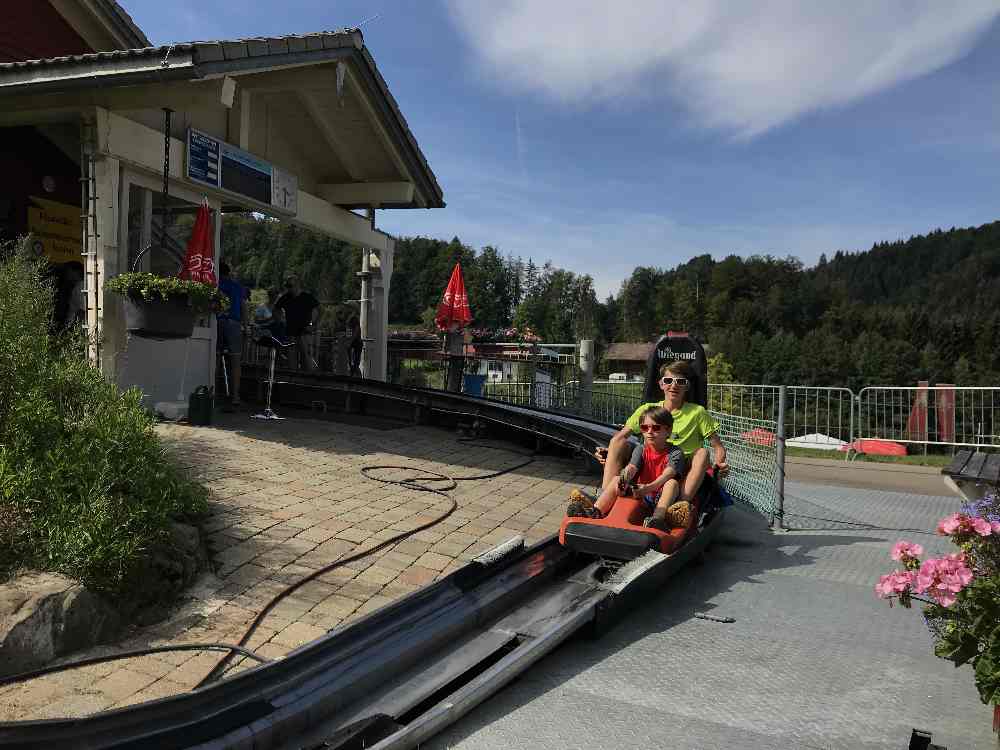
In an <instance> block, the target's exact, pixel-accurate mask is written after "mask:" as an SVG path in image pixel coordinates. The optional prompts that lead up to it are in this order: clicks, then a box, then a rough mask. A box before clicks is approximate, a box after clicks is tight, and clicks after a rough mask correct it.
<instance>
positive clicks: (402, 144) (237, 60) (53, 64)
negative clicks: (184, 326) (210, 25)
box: [0, 29, 444, 208]
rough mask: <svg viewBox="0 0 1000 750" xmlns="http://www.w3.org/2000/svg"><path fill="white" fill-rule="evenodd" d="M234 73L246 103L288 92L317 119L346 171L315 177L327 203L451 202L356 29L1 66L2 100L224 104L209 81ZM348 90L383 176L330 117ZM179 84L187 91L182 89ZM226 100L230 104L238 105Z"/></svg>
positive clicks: (322, 137)
mask: <svg viewBox="0 0 1000 750" xmlns="http://www.w3.org/2000/svg"><path fill="white" fill-rule="evenodd" d="M329 63H333V64H334V65H327V64H329ZM320 66H326V67H322V68H321V67H320ZM310 76H311V78H310ZM227 78H230V79H234V80H236V81H237V82H239V85H240V87H241V88H242V89H244V90H245V92H246V94H247V101H248V102H249V101H252V100H253V99H255V98H258V97H259V98H261V99H266V98H267V97H271V98H274V97H277V96H282V97H285V98H284V99H282V100H281V103H282V104H285V105H286V106H285V109H286V110H287V108H288V105H287V103H288V102H292V101H294V105H293V106H294V108H295V111H296V112H299V111H301V112H302V113H304V114H306V115H308V116H309V119H310V120H311V121H312V123H313V125H312V126H311V129H310V130H309V131H308V132H309V134H310V142H312V141H316V142H318V143H320V144H322V145H323V147H324V148H328V149H329V151H330V153H331V154H336V164H337V167H338V169H339V170H340V173H341V176H340V177H338V178H337V179H334V180H330V179H322V180H317V183H318V184H317V193H319V194H320V195H322V197H324V199H325V200H328V201H329V202H331V203H334V204H336V205H339V206H341V207H344V208H361V207H369V206H374V207H382V208H438V207H443V206H444V200H443V194H442V190H441V187H440V185H439V184H438V182H437V179H436V178H435V176H434V173H433V172H432V171H431V168H430V166H429V165H428V163H427V160H426V158H425V157H424V155H423V153H422V152H421V150H420V147H419V146H418V144H417V141H416V139H415V137H414V136H413V133H412V132H411V131H410V129H409V127H408V126H407V123H406V120H405V119H404V117H403V115H402V112H400V109H399V106H398V105H397V103H396V101H395V99H394V98H393V96H392V94H391V93H390V91H389V88H388V85H387V84H386V82H385V80H384V79H383V77H382V75H381V74H380V73H379V71H378V68H377V67H376V65H375V61H374V59H373V58H372V56H371V54H370V53H369V52H368V50H367V49H366V48H365V46H364V40H363V37H362V35H361V32H360V31H359V30H357V29H350V30H345V31H338V32H330V33H318V34H307V35H302V36H288V37H268V38H256V39H241V40H234V41H215V42H190V43H183V44H174V45H165V46H161V47H146V48H143V49H129V50H118V51H111V52H97V53H92V54H85V55H75V56H70V57H60V58H52V59H48V60H29V61H24V62H14V63H3V64H0V97H2V98H3V99H5V100H6V101H14V100H15V99H16V98H19V99H20V100H21V101H22V102H27V103H32V102H33V103H35V104H36V105H38V106H39V107H40V108H41V107H44V106H46V105H47V106H48V107H50V108H54V107H55V106H56V105H59V106H63V107H65V106H66V105H67V103H68V102H73V101H83V102H85V103H87V104H98V105H100V106H107V105H106V104H105V103H104V99H102V100H100V101H96V100H94V95H97V94H99V95H100V96H102V97H104V98H105V99H108V98H110V99H114V97H115V96H118V97H119V98H120V99H121V100H122V101H125V100H128V101H135V102H136V103H143V106H147V107H149V108H150V109H158V108H159V107H160V106H170V102H169V101H168V99H167V98H166V95H167V94H171V95H175V96H180V97H181V98H183V97H192V96H198V95H201V96H205V94H206V92H207V95H208V98H213V97H214V99H215V102H216V106H217V107H221V106H222V105H219V97H218V94H216V93H215V88H214V87H212V86H206V84H207V83H210V82H212V81H215V82H216V86H218V85H219V83H220V82H221V81H223V80H225V79H227ZM310 81H311V82H312V83H313V84H315V83H316V82H317V81H320V82H321V83H322V85H323V86H326V87H327V88H326V89H324V90H322V91H319V93H317V90H315V89H312V90H311V89H310V88H309V83H310ZM160 84H168V85H167V86H160ZM186 84H192V85H191V86H187V85H186ZM194 84H197V85H194ZM347 86H349V87H350V88H351V90H352V91H354V92H357V93H358V94H359V97H358V102H355V103H354V106H356V107H357V112H352V113H350V116H351V117H353V118H354V120H353V121H352V122H351V123H348V124H353V125H357V122H360V121H362V120H363V121H364V122H365V123H366V125H365V127H370V128H371V129H372V130H373V132H375V133H377V135H378V136H379V138H380V139H381V141H382V142H383V143H384V145H385V151H386V157H385V162H386V164H387V165H388V164H390V162H391V166H392V168H391V169H390V168H389V166H386V167H384V168H383V169H382V170H381V172H380V173H366V172H365V165H366V163H367V162H366V161H364V160H361V161H359V163H358V164H356V165H354V166H353V167H352V164H351V160H352V151H353V150H354V147H353V145H352V144H350V143H345V142H344V141H343V136H342V135H341V134H340V132H339V131H340V128H339V127H336V126H333V125H332V124H331V122H330V119H331V117H338V116H340V115H338V114H337V109H336V105H335V104H334V103H332V102H331V101H330V100H332V99H335V98H336V96H335V95H330V92H331V91H341V92H342V91H343V90H344V87H347ZM144 89H145V91H146V92H147V93H146V95H145V97H144V94H143V90H144ZM178 89H183V91H182V92H179V93H178V91H177V90H178ZM118 92H120V93H118ZM320 94H322V96H321V95H320ZM81 97H82V98H81ZM324 97H325V98H324ZM154 101H159V102H160V103H158V104H153V102H154ZM123 106H124V105H123ZM225 106H228V107H231V106H232V102H230V103H229V104H228V105H225ZM247 106H248V108H249V105H247ZM340 107H343V100H341V101H340ZM279 109H280V108H279ZM286 114H287V112H286ZM344 116H345V117H346V116H347V115H344ZM299 119H301V115H299ZM358 127H360V126H358ZM239 145H241V146H243V144H239ZM251 150H252V149H251ZM331 158H332V157H331Z"/></svg>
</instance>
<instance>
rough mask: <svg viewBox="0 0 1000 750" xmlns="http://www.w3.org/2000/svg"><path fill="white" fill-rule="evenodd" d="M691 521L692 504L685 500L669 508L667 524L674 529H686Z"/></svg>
mask: <svg viewBox="0 0 1000 750" xmlns="http://www.w3.org/2000/svg"><path fill="white" fill-rule="evenodd" d="M690 521H691V504H690V503H688V502H685V501H683V500H682V501H681V502H679V503H674V504H673V505H671V506H670V507H669V508H667V524H669V526H670V528H673V529H686V528H687V527H688V523H690Z"/></svg>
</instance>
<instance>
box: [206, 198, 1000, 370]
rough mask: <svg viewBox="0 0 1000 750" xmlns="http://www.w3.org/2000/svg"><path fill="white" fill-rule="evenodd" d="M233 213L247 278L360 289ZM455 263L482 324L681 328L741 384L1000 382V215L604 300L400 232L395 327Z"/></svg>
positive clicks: (729, 266)
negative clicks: (813, 260) (814, 259)
mask: <svg viewBox="0 0 1000 750" xmlns="http://www.w3.org/2000/svg"><path fill="white" fill-rule="evenodd" d="M225 221H226V223H225V225H224V232H223V255H224V256H225V257H227V258H228V259H229V261H230V263H231V264H232V265H233V267H234V268H235V269H236V270H237V272H238V273H239V275H240V276H241V277H242V278H243V279H244V280H245V281H247V282H248V283H250V284H252V285H254V286H264V287H266V286H276V285H277V284H278V282H279V280H280V278H281V277H282V276H283V275H284V274H286V273H288V272H294V273H297V274H298V275H299V276H300V277H301V278H303V279H304V280H305V281H306V286H307V287H309V288H311V289H312V290H313V291H314V292H315V293H316V294H317V295H318V296H319V297H320V298H322V299H324V300H327V301H330V302H338V301H341V300H349V299H357V298H358V296H360V295H359V294H358V290H357V285H358V281H357V279H356V277H355V276H354V272H355V271H356V270H358V268H359V267H360V253H359V252H358V251H357V250H350V249H347V248H346V247H345V246H344V245H342V244H341V243H338V242H336V241H333V240H328V239H325V238H322V237H318V236H316V235H314V234H312V233H310V232H306V231H303V230H300V229H296V228H295V227H291V226H288V225H283V224H281V223H279V222H274V221H267V220H257V219H253V218H247V217H236V216H227V217H226V220H225ZM540 252H544V250H542V251H540ZM456 261H460V262H461V263H462V268H463V272H464V274H465V280H466V286H467V289H468V292H469V299H470V303H471V305H472V309H473V314H474V316H475V318H476V321H475V325H478V326H482V327H488V328H498V327H506V326H509V325H511V324H516V325H519V326H529V327H530V328H531V329H532V330H533V331H535V332H536V333H538V334H539V335H541V336H542V338H543V339H545V340H548V341H561V342H564V341H575V340H578V339H580V338H589V337H593V338H596V339H597V340H598V345H599V347H600V346H602V345H604V344H606V343H608V342H612V341H650V340H652V339H654V338H655V337H656V336H658V335H659V334H660V333H662V332H663V331H665V330H667V329H686V330H690V331H692V332H694V333H695V334H696V335H698V336H699V337H700V338H701V339H702V340H704V341H707V342H709V343H710V344H711V345H712V348H713V349H714V350H715V351H717V352H721V353H723V354H724V355H725V357H726V359H727V360H728V361H729V362H730V363H731V364H732V366H733V373H734V377H735V378H736V379H737V380H739V381H741V382H757V383H778V382H784V383H800V384H815V385H846V386H851V387H860V386H862V385H872V384H889V385H904V384H909V383H913V382H915V381H916V380H918V379H928V380H931V381H932V382H954V383H957V384H959V385H986V384H990V385H995V384H1000V350H998V347H997V345H996V342H997V341H998V339H1000V222H997V223H993V224H986V225H983V226H981V227H977V228H974V229H952V230H950V231H940V230H938V231H935V232H931V233H930V234H927V235H924V236H919V237H913V238H911V239H909V240H907V241H905V242H903V241H901V242H893V243H879V244H876V245H874V246H873V247H872V248H871V250H868V251H866V252H857V253H844V252H837V253H835V254H834V255H833V257H832V258H829V259H827V258H826V257H823V258H821V259H820V262H819V263H818V264H817V265H816V266H815V267H812V268H805V267H804V266H803V264H802V263H801V262H800V261H799V260H797V259H796V258H794V257H791V256H789V257H787V258H783V259H782V258H775V257H771V256H752V257H749V258H741V257H739V256H736V255H732V256H729V257H726V258H723V259H721V260H718V261H716V260H714V259H713V258H712V257H711V256H708V255H702V256H698V257H695V258H692V259H691V260H689V261H687V262H686V263H683V264H681V265H679V266H677V267H676V268H672V269H660V268H648V267H639V268H636V269H635V271H633V273H632V275H631V276H630V277H629V278H628V279H626V280H625V281H623V283H622V286H621V289H620V290H619V292H618V293H617V294H615V295H613V296H611V297H609V298H608V299H607V300H605V301H604V302H599V301H598V300H597V298H596V295H595V293H594V288H593V282H592V280H591V278H590V276H589V275H587V274H586V273H585V272H586V271H587V270H588V269H580V271H583V272H584V273H574V272H571V271H567V270H564V269H560V268H556V267H554V266H552V265H551V264H548V263H547V264H544V265H540V266H539V265H537V264H536V263H535V262H534V261H533V260H532V259H523V258H512V257H510V256H504V255H502V253H501V252H500V251H499V250H497V249H495V248H492V247H486V248H483V249H481V250H479V251H475V250H473V249H472V248H470V247H468V246H467V245H463V244H462V243H461V241H460V240H458V238H455V239H453V240H451V241H450V242H449V241H444V240H436V239H428V238H424V237H415V238H402V239H400V240H398V241H397V245H396V257H395V273H394V274H393V281H392V287H391V295H390V320H391V321H392V322H393V323H419V322H421V321H427V320H428V319H429V318H430V317H432V315H433V308H434V307H435V306H436V305H437V302H438V301H439V300H440V296H441V292H442V290H443V289H444V286H445V284H446V283H447V280H448V276H449V274H450V273H451V269H452V267H453V266H454V264H455V262H456Z"/></svg>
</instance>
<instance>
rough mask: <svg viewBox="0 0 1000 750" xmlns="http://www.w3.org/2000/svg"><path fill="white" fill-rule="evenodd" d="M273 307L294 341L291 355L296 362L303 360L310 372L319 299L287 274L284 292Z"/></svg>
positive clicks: (299, 367) (312, 363) (312, 364)
mask: <svg viewBox="0 0 1000 750" xmlns="http://www.w3.org/2000/svg"><path fill="white" fill-rule="evenodd" d="M274 307H275V308H276V309H278V310H281V312H282V314H283V315H284V319H285V331H286V333H287V334H288V337H289V338H291V339H293V340H294V341H295V353H294V355H293V356H294V358H295V360H296V362H297V363H302V362H304V363H305V369H306V370H309V371H310V372H311V371H313V370H315V369H316V360H315V359H314V358H313V353H312V338H313V332H314V331H315V330H316V319H317V318H318V317H319V300H318V299H316V298H315V297H313V296H312V295H311V294H309V292H305V291H303V290H302V287H301V286H300V284H299V280H298V279H297V278H296V277H295V276H289V277H288V278H287V279H285V292H284V294H282V295H281V296H280V297H279V298H278V301H277V302H275V303H274ZM301 368H302V365H301V364H299V366H298V368H297V369H301Z"/></svg>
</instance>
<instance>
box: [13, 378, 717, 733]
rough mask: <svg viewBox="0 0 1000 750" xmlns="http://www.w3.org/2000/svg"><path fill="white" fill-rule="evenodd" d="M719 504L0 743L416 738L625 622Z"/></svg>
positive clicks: (496, 566) (384, 394)
mask: <svg viewBox="0 0 1000 750" xmlns="http://www.w3.org/2000/svg"><path fill="white" fill-rule="evenodd" d="M306 387H311V386H309V385H308V384H306ZM323 387H324V389H325V390H327V391H328V393H327V395H328V396H330V395H331V393H330V391H334V392H339V393H340V396H341V397H344V398H345V399H347V400H348V401H350V398H352V397H353V398H355V399H356V398H358V397H359V396H360V397H363V398H364V399H365V401H366V403H365V404H364V405H363V407H362V408H364V407H367V408H369V409H370V410H372V411H378V410H381V409H383V408H386V407H387V405H389V408H391V409H392V410H393V411H392V413H393V414H394V416H396V417H397V418H398V403H399V402H400V401H405V402H409V403H410V404H412V405H413V406H414V415H415V418H417V419H422V418H425V417H426V416H428V415H427V414H426V413H424V412H422V411H421V410H429V411H432V412H433V411H440V412H442V413H446V414H451V415H456V414H457V415H467V416H472V417H478V418H482V419H487V420H490V421H494V422H497V423H499V424H503V425H507V426H509V427H513V428H517V429H521V430H529V431H530V432H532V433H533V434H535V435H537V436H539V437H540V438H542V439H545V440H550V441H553V442H556V443H559V444H561V445H564V446H567V447H570V448H572V449H575V450H579V451H584V452H586V453H588V454H589V452H590V450H591V449H592V445H591V444H592V443H593V442H595V441H596V442H601V441H604V440H607V437H608V436H609V434H610V433H611V432H613V428H609V427H607V426H605V425H600V424H598V423H590V422H587V421H586V420H579V419H575V418H569V417H562V416H561V415H554V414H551V413H545V412H540V411H537V410H530V409H525V408H522V407H512V406H510V405H507V404H502V403H500V402H491V401H487V400H483V399H478V398H471V397H467V396H461V395H458V394H448V393H441V392H436V391H425V390H422V389H413V388H406V387H403V386H395V385H386V384H383V383H377V382H372V381H359V380H352V379H348V378H343V379H336V381H334V382H331V381H330V379H326V382H324V383H323ZM348 406H351V404H350V403H348ZM355 406H356V404H355ZM722 515H723V514H722V512H719V513H717V514H716V516H715V517H714V518H713V519H711V522H710V523H709V524H708V525H706V526H705V527H704V528H702V529H701V530H700V533H699V534H698V535H696V536H695V537H694V538H693V539H692V540H691V541H689V542H688V543H687V544H685V545H684V546H683V547H682V548H681V549H680V550H678V551H677V552H675V553H674V554H672V555H662V554H660V553H658V552H650V553H647V555H645V556H644V557H642V558H639V559H638V560H635V561H633V562H631V563H628V564H627V565H625V566H621V567H617V566H616V567H614V568H609V567H608V566H607V565H606V564H605V563H604V562H603V561H600V560H597V561H595V560H593V559H591V558H584V557H581V556H578V555H574V554H573V553H572V552H570V551H568V550H567V549H565V548H563V547H561V546H560V545H559V544H558V542H557V540H556V537H555V535H553V536H552V537H550V538H548V539H546V540H544V541H542V542H540V543H538V544H536V545H534V546H532V547H530V548H525V547H524V545H523V541H520V540H512V541H511V542H509V543H507V544H506V545H501V547H499V548H497V549H496V550H494V551H492V552H490V553H486V554H485V555H483V556H481V557H480V558H477V559H476V560H474V561H473V562H471V563H470V564H468V565H467V566H465V567H463V568H461V569H460V570H458V571H456V572H455V573H453V574H451V575H449V576H447V577H446V578H444V579H442V580H440V581H438V582H436V583H434V584H432V585H430V586H428V587H425V588H423V589H421V590H419V591H416V592H413V593H412V594H409V595H407V596H405V597H403V598H401V599H399V600H397V601H396V602H394V603H392V604H390V605H387V606H386V607H383V608H382V609H380V610H377V611H375V612H372V613H371V614H369V615H367V616H365V617H363V618H361V619H359V620H357V621H355V622H353V623H351V624H350V625H347V626H344V627H340V628H337V629H335V630H333V631H331V632H330V633H328V634H327V635H326V636H324V637H322V638H319V639H317V640H316V641H313V642H312V643H310V644H307V645H305V646H303V647H301V648H299V649H296V650H295V651H293V652H291V653H290V654H288V655H287V656H286V657H285V658H283V659H280V660H277V661H275V662H271V663H268V664H265V665H261V666H257V667H254V668H252V669H248V670H246V671H243V672H240V673H238V674H236V675H234V676H233V677H231V678H229V679H226V680H223V681H221V682H218V683H214V684H211V685H209V686H207V687H205V688H202V689H200V690H195V691H192V692H190V693H186V694H181V695H175V696H171V697H168V698H163V699H160V700H156V701H151V702H148V703H143V704H139V705H136V706H130V707H127V708H122V709H117V710H112V711H105V712H102V713H98V714H94V715H92V716H89V717H86V718H82V719H54V720H44V721H23V722H7V723H0V748H11V749H12V748H37V747H45V746H50V747H73V748H81V749H83V748H87V749H90V748H93V749H95V750H96V749H98V748H102V749H103V748H115V749H117V750H125V749H126V748H127V749H128V750H146V749H147V748H148V749H150V750H151V749H152V748H157V749H161V748H162V749H163V750H170V749H172V748H200V749H201V750H209V749H210V748H211V749H213V750H217V749H221V748H234V749H237V748H240V749H244V748H245V749H247V750H262V749H263V748H286V747H287V748H292V747H294V748H310V747H315V748H337V747H345V748H346V747H369V748H381V749H383V750H385V749H387V748H404V747H414V746H415V745H417V744H418V743H419V742H421V741H423V740H425V739H427V738H428V737H430V736H431V735H433V734H434V733H435V732H437V731H439V730H440V729H442V728H443V727H445V726H447V725H448V724H450V723H451V722H453V721H454V720H456V719H457V718H459V717H460V716H462V715H463V714H464V713H465V712H467V711H468V710H469V709H471V708H472V707H474V706H475V705H477V704H478V703H480V702H481V701H483V700H485V699H486V698H487V697H489V695H491V694H492V693H493V692H495V691H496V690H498V689H500V688H501V687H502V686H503V685H504V684H506V683H507V682H508V681H510V680H511V679H513V678H514V677H515V676H516V675H518V674H520V673H521V672H522V671H523V670H525V669H527V668H528V667H529V666H530V665H531V664H533V663H534V662H535V661H537V660H538V659H539V658H541V657H542V656H543V655H544V654H546V653H548V652H549V651H551V650H552V649H554V648H556V647H557V646H558V645H559V644H560V643H562V642H563V641H564V640H565V639H566V638H568V637H569V636H570V635H572V634H573V633H574V632H576V631H578V630H579V629H581V628H583V627H585V626H588V627H594V628H603V627H606V626H607V625H608V624H610V623H611V622H613V620H614V619H615V616H616V614H617V613H618V612H619V611H621V609H622V607H623V605H624V607H626V608H627V607H628V606H630V605H631V604H632V603H633V602H634V600H637V599H641V598H642V597H643V596H644V595H648V594H649V592H650V591H651V590H653V589H655V588H657V587H658V586H660V585H661V584H662V583H663V581H664V580H665V579H666V578H668V577H669V576H670V575H672V574H673V573H674V572H675V571H676V570H678V569H679V568H680V567H681V566H683V565H684V564H685V563H686V562H687V561H688V560H689V559H690V558H691V557H692V556H694V555H696V554H698V553H699V552H700V551H701V550H702V549H703V548H704V546H705V545H707V544H708V543H709V542H710V541H711V538H712V537H713V536H714V533H715V531H716V530H717V528H718V526H719V524H720V523H721V519H722Z"/></svg>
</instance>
